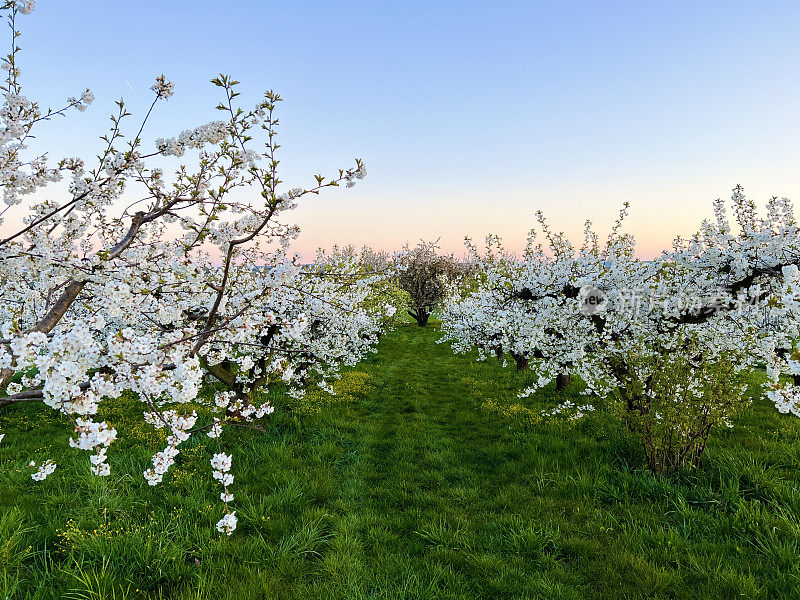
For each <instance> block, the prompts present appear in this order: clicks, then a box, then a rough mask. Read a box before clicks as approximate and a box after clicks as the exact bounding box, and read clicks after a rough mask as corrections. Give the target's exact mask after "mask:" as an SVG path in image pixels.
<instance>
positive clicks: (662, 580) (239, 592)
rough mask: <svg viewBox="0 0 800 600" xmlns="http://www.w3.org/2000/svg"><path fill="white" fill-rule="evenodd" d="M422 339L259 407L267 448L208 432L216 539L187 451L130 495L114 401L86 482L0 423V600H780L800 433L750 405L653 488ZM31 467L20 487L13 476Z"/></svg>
mask: <svg viewBox="0 0 800 600" xmlns="http://www.w3.org/2000/svg"><path fill="white" fill-rule="evenodd" d="M437 337H438V335H437V333H436V332H435V330H433V329H431V328H428V329H424V330H421V329H419V328H417V327H416V326H408V327H403V328H401V329H400V330H399V331H397V332H395V333H393V334H391V335H388V336H386V337H385V338H384V339H383V340H382V341H381V344H380V348H379V352H378V353H377V355H374V356H372V357H371V358H370V359H369V360H368V361H366V362H364V363H362V364H361V365H360V366H359V367H358V368H357V369H356V370H354V371H353V372H351V373H350V374H348V375H346V376H345V378H344V380H343V382H342V383H340V384H339V387H340V391H341V392H342V394H341V397H340V398H339V399H338V400H337V401H333V402H326V401H323V400H321V399H320V397H318V396H312V397H311V398H309V400H308V401H307V402H305V403H301V404H299V405H294V406H293V407H292V406H290V405H289V403H288V400H287V399H286V398H283V397H281V396H279V395H276V397H275V402H276V404H277V405H278V408H277V411H276V413H275V414H274V415H273V416H272V417H270V419H269V421H268V424H267V427H268V432H267V433H260V432H254V431H246V430H237V431H236V432H234V433H226V434H225V435H224V436H223V438H222V441H223V444H224V445H225V446H226V448H228V449H234V473H235V475H236V481H235V483H234V486H233V491H234V492H235V494H236V500H235V508H236V510H237V516H238V517H239V518H240V521H239V529H238V530H237V531H236V533H235V534H234V535H233V536H232V537H231V538H227V537H225V538H223V537H221V536H220V535H219V534H218V533H217V532H216V530H215V528H214V524H215V523H216V521H217V520H218V519H219V518H220V516H221V506H220V503H219V501H218V494H219V489H218V488H216V487H215V486H213V485H212V484H211V480H210V467H209V466H208V458H209V456H210V453H211V452H212V448H211V446H209V440H208V438H207V437H205V436H204V435H200V436H197V438H196V439H195V438H193V439H191V440H190V441H189V442H187V443H186V450H185V451H184V453H183V455H182V457H181V458H180V459H179V463H178V464H177V465H176V468H174V470H173V472H172V473H171V474H170V476H169V477H168V478H167V479H166V482H165V484H164V485H163V486H160V487H156V488H151V487H149V486H147V484H146V482H145V481H144V479H143V478H142V476H141V473H142V471H144V470H145V468H146V467H147V465H148V461H149V457H150V455H151V454H152V452H153V451H155V450H156V449H158V448H159V447H160V446H159V444H160V438H159V436H158V435H155V434H153V433H151V432H150V430H149V428H146V427H142V426H136V427H133V426H132V425H133V424H135V423H136V422H138V421H139V420H140V416H138V411H139V410H140V409H139V406H138V405H137V404H136V403H135V402H132V401H130V400H128V401H120V402H116V403H115V404H113V405H111V408H110V409H107V413H106V417H107V418H108V419H110V420H111V421H112V422H114V423H115V424H117V425H118V426H119V430H120V433H121V439H120V440H119V441H118V442H116V443H115V444H114V446H112V450H111V459H110V462H111V465H112V470H113V472H112V475H111V476H110V477H108V478H104V479H100V478H95V477H93V476H91V475H89V470H88V464H87V463H88V460H87V459H86V458H85V457H84V456H82V455H81V453H80V452H78V451H76V450H72V449H69V448H66V440H67V438H68V436H69V428H68V427H67V426H66V423H64V422H57V421H54V420H53V417H52V412H51V411H49V409H47V408H45V407H37V406H26V407H14V408H11V409H6V410H4V411H3V413H2V414H1V415H0V431H3V432H5V433H7V436H6V439H5V440H4V442H3V443H2V444H0V460H1V461H2V473H0V600H2V599H5V598H12V599H17V598H87V599H100V598H175V599H178V598H181V599H190V598H192V599H195V598H197V599H199V598H208V599H214V600H217V599H222V598H231V599H234V598H235V599H246V598H298V599H310V598H325V599H335V598H353V599H357V598H364V599H366V598H375V599H378V598H381V599H383V598H387V599H388V598H398V599H399V598H408V599H410V598H419V599H425V600H428V599H433V598H468V599H471V600H472V599H482V598H508V599H511V598H516V599H523V598H524V599H529V598H542V599H553V598H609V599H618V598H626V599H627V598H697V599H703V600H708V599H711V598H725V599H729V598H737V597H740V598H764V599H767V598H769V599H770V600H772V599H775V598H797V597H798V590H800V557H799V556H800V549H799V548H798V545H799V544H800V541H798V540H800V474H799V473H798V469H797V467H798V464H800V456H799V454H800V444H798V441H800V419H796V418H794V417H789V416H783V415H779V414H778V413H777V412H776V411H775V409H774V408H773V407H770V406H768V404H767V403H766V402H764V401H756V402H755V404H754V405H753V407H752V408H751V409H750V410H749V411H748V412H747V414H745V415H743V416H742V417H741V418H740V419H739V420H738V422H737V427H736V428H735V429H734V430H732V431H727V430H726V431H722V432H717V433H716V435H715V437H714V440H713V441H712V443H711V444H710V447H709V449H708V451H707V455H706V457H705V458H704V460H703V465H702V468H701V469H700V470H698V471H693V472H685V473H681V474H679V475H675V476H671V477H667V478H660V477H655V476H652V475H650V474H648V473H647V472H645V471H643V470H642V469H641V465H642V457H641V454H640V452H639V449H638V448H637V447H636V445H635V443H634V442H633V441H632V440H631V439H630V437H629V436H628V434H627V433H626V431H625V429H624V428H623V427H622V426H621V425H620V424H619V423H618V422H617V421H615V420H614V419H612V418H611V417H609V416H608V415H606V414H603V413H602V412H598V413H594V414H592V415H590V416H588V417H587V418H586V419H585V420H583V421H582V422H580V423H578V424H564V423H559V422H555V423H554V422H536V419H535V418H531V415H535V414H537V413H538V411H539V410H540V409H542V408H545V407H551V406H553V405H554V403H555V402H557V401H558V396H556V394H555V392H554V391H553V390H544V391H543V392H541V393H540V394H539V395H537V396H535V397H533V398H530V399H527V400H525V401H519V400H517V399H516V392H517V391H518V390H519V389H521V388H522V387H524V385H525V384H526V378H527V377H529V375H528V374H526V373H515V372H513V370H511V369H503V368H502V367H501V366H500V365H498V364H497V363H496V362H487V363H479V362H476V361H475V360H474V357H463V356H461V357H459V356H454V355H453V354H452V352H451V351H450V350H449V348H448V347H447V346H446V345H440V344H437V343H436V339H437ZM756 380H757V378H755V379H754V381H756ZM572 393H573V394H574V393H575V392H572ZM515 405H516V406H515ZM126 422H127V423H128V425H126ZM48 448H51V449H52V450H50V451H49V452H50V454H52V455H53V456H54V457H55V458H56V459H57V460H58V461H59V467H58V469H57V470H56V472H55V473H54V474H53V475H52V476H51V477H50V478H49V479H47V480H46V481H45V482H43V483H38V484H37V483H36V482H33V481H31V480H30V477H29V475H28V474H27V473H25V472H23V471H21V470H19V469H22V467H23V466H24V465H25V464H26V463H27V461H28V460H30V458H31V457H32V456H33V457H36V458H37V459H41V458H42V457H43V456H44V454H43V452H44V451H45V450H46V449H48Z"/></svg>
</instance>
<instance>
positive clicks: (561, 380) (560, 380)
mask: <svg viewBox="0 0 800 600" xmlns="http://www.w3.org/2000/svg"><path fill="white" fill-rule="evenodd" d="M569 379H570V377H569V373H559V374H558V376H557V377H556V390H558V391H562V390H565V389H567V388H568V387H569Z"/></svg>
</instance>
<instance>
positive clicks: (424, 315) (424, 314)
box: [408, 309, 431, 327]
mask: <svg viewBox="0 0 800 600" xmlns="http://www.w3.org/2000/svg"><path fill="white" fill-rule="evenodd" d="M408 314H409V315H411V316H412V317H414V320H415V321H416V322H417V325H418V326H420V327H425V325H427V324H428V319H429V318H430V316H431V315H430V313H429V312H428V311H426V310H425V309H418V310H417V312H413V311H408Z"/></svg>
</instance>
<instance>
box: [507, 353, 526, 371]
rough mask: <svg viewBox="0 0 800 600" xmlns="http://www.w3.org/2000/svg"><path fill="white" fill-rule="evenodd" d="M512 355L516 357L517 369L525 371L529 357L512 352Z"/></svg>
mask: <svg viewBox="0 0 800 600" xmlns="http://www.w3.org/2000/svg"><path fill="white" fill-rule="evenodd" d="M511 356H513V357H514V362H515V363H516V365H517V371H524V370H525V369H527V368H528V357H527V356H523V355H522V354H514V353H513V352H512V353H511Z"/></svg>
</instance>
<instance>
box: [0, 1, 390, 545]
mask: <svg viewBox="0 0 800 600" xmlns="http://www.w3.org/2000/svg"><path fill="white" fill-rule="evenodd" d="M33 4H34V3H33V2H28V1H17V0H12V1H10V2H6V3H5V4H4V5H3V9H4V10H5V11H6V13H7V15H8V22H9V26H10V28H11V32H12V36H13V47H12V49H11V52H10V53H9V55H8V56H7V57H6V58H5V59H4V60H3V62H2V68H3V69H4V70H5V71H6V78H5V82H4V83H3V84H2V86H0V87H1V88H2V92H3V104H2V107H0V182H1V183H2V188H3V202H2V205H0V206H1V207H0V406H6V405H10V404H15V403H20V402H43V403H44V404H46V405H47V406H49V407H51V408H52V409H54V410H55V411H57V412H58V413H60V414H61V415H65V416H66V417H68V418H69V420H70V421H71V422H72V423H73V425H74V428H75V434H74V437H73V438H72V439H71V440H70V445H71V446H74V447H76V448H77V449H79V450H82V451H84V452H86V453H88V454H89V456H88V459H89V460H90V461H91V465H92V471H93V472H94V473H95V474H96V475H98V476H104V475H107V474H108V473H109V472H110V467H109V464H108V461H107V451H108V449H109V447H110V446H111V444H112V443H113V441H114V440H115V438H116V436H117V431H116V429H115V427H114V426H112V424H109V423H107V422H105V421H103V420H101V419H99V418H97V414H98V410H99V408H100V405H101V404H102V402H103V401H105V400H107V399H109V398H116V397H119V396H120V395H121V394H122V393H123V392H126V391H131V392H134V393H135V394H136V396H137V397H138V398H139V400H140V401H141V405H142V411H143V415H142V418H143V419H144V420H145V421H146V422H147V423H149V424H151V425H152V426H153V427H155V428H160V429H166V431H167V433H168V435H167V438H166V446H165V447H164V448H161V449H160V450H159V451H158V452H157V453H156V454H155V455H154V456H153V459H152V465H151V467H150V468H149V469H148V470H147V471H146V472H145V473H144V476H145V477H146V478H147V480H148V482H149V483H150V484H151V485H156V484H158V483H159V482H161V480H162V478H163V477H164V475H165V473H167V471H168V470H169V468H170V466H171V465H172V464H173V463H174V461H175V459H176V457H177V455H178V453H179V452H180V448H181V444H182V443H183V442H185V441H186V440H187V439H188V438H189V437H190V435H192V433H195V434H207V435H208V436H209V437H210V438H212V439H213V440H215V443H214V447H215V448H216V449H217V450H216V452H215V453H214V456H213V457H210V458H211V466H212V469H213V477H214V480H216V482H217V483H215V484H214V485H218V486H219V491H220V497H221V500H222V502H223V503H224V505H225V509H224V513H223V517H222V519H221V520H220V521H219V523H218V525H217V527H218V529H219V530H220V531H222V532H225V533H228V534H230V533H231V532H232V531H233V530H234V529H235V527H236V515H235V511H234V510H232V508H230V507H229V505H230V503H231V501H232V500H233V493H232V483H233V479H234V477H233V474H232V473H231V470H232V466H231V458H232V457H231V453H230V449H227V451H226V450H224V448H225V436H224V432H225V430H226V428H228V427H229V426H231V425H240V424H246V423H247V422H250V421H252V420H254V419H258V418H262V417H265V416H266V415H268V414H269V413H270V412H271V411H272V407H271V406H270V405H269V403H268V401H267V400H266V398H267V395H266V394H264V391H265V390H266V389H268V388H269V387H270V386H271V385H273V384H280V385H285V386H287V387H288V388H289V391H290V393H293V394H301V393H302V392H303V390H304V389H305V387H306V386H307V385H309V384H318V385H321V386H325V382H326V380H328V379H329V378H331V377H336V374H337V372H338V370H339V369H340V367H341V366H343V365H349V364H353V363H354V362H356V361H358V360H359V359H360V358H362V357H363V356H364V355H365V354H366V353H367V352H370V351H372V350H373V349H374V347H375V344H376V342H377V340H378V338H379V336H380V333H381V332H382V330H383V329H384V328H385V327H386V326H387V324H388V320H390V319H391V317H392V314H393V313H394V311H395V308H394V307H393V306H391V302H387V301H386V300H387V298H388V299H389V300H391V297H390V296H387V295H386V294H385V291H386V288H385V285H384V284H383V283H382V281H383V280H384V279H385V278H386V272H385V270H383V271H381V270H375V269H372V268H371V265H372V263H373V262H374V261H370V260H369V258H370V257H369V256H368V254H369V253H365V254H363V255H359V254H358V253H354V252H352V251H350V250H334V251H333V252H332V253H327V254H326V253H322V254H320V255H319V256H318V257H317V262H316V264H315V265H314V266H313V267H312V268H308V267H303V266H302V265H300V264H299V263H298V259H297V257H295V256H292V255H291V254H290V253H289V250H288V248H289V245H290V243H291V242H292V240H293V239H294V238H295V237H296V236H297V233H298V231H297V229H296V228H294V227H290V226H287V225H285V224H284V223H283V222H282V221H281V217H282V216H283V215H284V213H286V212H287V211H289V210H291V209H292V208H294V207H295V206H296V204H297V202H298V201H300V200H301V199H302V198H303V197H304V196H307V195H311V194H318V193H319V192H320V191H322V190H323V189H324V188H328V187H332V186H339V185H341V184H346V185H347V186H348V187H349V186H352V185H354V184H355V183H356V182H357V181H358V180H359V179H362V178H363V177H364V175H365V173H366V171H365V167H364V164H363V163H362V162H361V161H356V163H355V165H354V166H353V167H352V168H350V169H346V170H342V171H339V173H338V175H337V176H336V177H334V178H332V179H328V178H325V177H323V176H321V175H317V176H315V177H314V180H313V184H312V185H311V186H308V187H304V188H294V189H290V190H289V191H281V190H282V187H283V186H282V185H281V183H282V182H281V180H280V179H279V175H278V165H279V161H278V158H277V155H276V150H277V149H278V144H277V142H276V134H277V126H278V119H277V117H276V113H275V111H276V107H277V105H278V103H279V102H280V100H281V98H280V97H279V96H278V95H277V94H275V93H274V92H267V93H266V94H265V96H264V98H263V100H261V101H259V102H258V103H257V104H256V105H255V106H253V107H249V108H246V107H241V106H239V104H238V98H237V97H238V96H239V93H238V92H237V82H236V81H234V80H232V79H230V78H229V77H226V76H219V77H218V78H215V79H214V80H213V81H212V83H213V84H214V85H216V86H217V87H218V88H219V90H220V93H221V102H220V104H219V105H218V106H217V109H218V110H219V120H216V121H212V122H210V123H207V124H205V125H201V126H199V127H195V128H193V129H187V130H185V131H183V132H182V133H180V134H179V135H178V136H177V137H172V138H158V139H155V140H154V141H151V142H150V147H149V148H148V144H147V143H145V136H146V135H149V134H148V117H149V116H150V115H151V114H152V111H154V110H156V108H157V105H158V104H159V103H161V102H164V101H166V100H168V99H169V97H170V96H171V95H172V94H173V85H172V84H171V83H170V82H169V81H167V80H166V79H165V78H164V77H163V76H162V77H159V78H158V79H157V81H156V82H155V84H154V85H153V87H152V91H153V101H152V105H151V106H150V110H149V111H148V112H147V116H145V117H144V119H142V120H139V121H135V120H134V119H133V117H132V116H131V115H130V114H129V113H128V111H127V108H126V105H125V104H124V103H123V102H122V101H119V102H118V104H117V110H116V112H115V113H114V114H113V115H112V116H111V119H110V128H109V130H108V132H106V133H105V135H103V137H102V138H101V140H102V150H101V152H100V153H99V155H98V156H97V158H96V159H93V160H86V161H85V160H83V159H81V158H77V157H65V158H62V159H61V160H54V159H53V158H52V157H49V156H47V155H45V154H36V153H33V152H32V151H31V150H30V149H29V148H28V146H29V144H30V142H31V140H32V139H33V138H34V136H37V137H40V136H41V133H42V132H41V129H42V128H43V126H44V125H46V123H47V121H49V120H50V119H52V118H54V117H56V116H63V115H68V114H69V113H71V112H72V111H73V110H81V111H82V110H84V109H85V108H86V107H87V106H88V105H89V104H90V103H91V102H92V100H93V95H92V93H91V92H90V91H89V90H86V91H84V92H83V93H82V94H81V96H80V97H79V98H70V99H69V100H68V101H67V102H66V103H65V105H64V106H63V107H62V108H61V109H58V110H51V109H47V110H45V109H43V108H42V107H41V106H40V105H39V104H37V103H36V102H34V101H32V100H31V99H29V98H27V97H26V96H25V95H23V93H22V87H21V83H20V69H19V66H18V56H19V47H18V45H17V44H18V36H19V33H18V31H17V25H18V21H19V20H20V17H21V15H25V14H28V13H29V12H31V10H32V8H33ZM166 157H170V158H166ZM164 164H177V165H178V166H176V167H175V168H174V169H172V174H171V175H170V174H169V173H168V172H167V171H166V170H165V168H164ZM240 190H246V191H247V192H248V193H247V194H244V193H237V192H239V191H240ZM243 197H246V198H249V199H247V200H242V199H241V198H243ZM204 384H211V385H213V386H214V388H215V389H216V390H217V391H216V394H215V395H214V396H213V397H212V398H211V399H210V400H206V401H203V400H202V398H204V397H206V396H205V395H203V396H199V395H198V394H199V392H200V390H201V388H202V386H203V385H204ZM203 402H205V403H206V404H208V405H209V410H210V412H211V414H213V417H211V418H206V419H198V415H197V412H196V411H195V410H194V408H193V406H196V405H197V403H203ZM8 433H10V432H6V433H0V439H2V438H3V436H7V439H6V440H5V442H4V443H5V444H9V443H11V444H13V433H11V435H10V437H9V436H8V435H7V434H8ZM29 458H31V457H29ZM32 458H35V459H36V460H35V461H32V462H31V464H30V468H31V471H32V477H33V478H34V479H44V478H45V477H47V476H48V475H49V474H50V473H52V472H53V470H54V469H55V468H56V465H55V463H54V462H53V461H52V460H51V459H49V458H48V457H46V456H41V457H32ZM26 461H27V459H26ZM37 463H38V464H37Z"/></svg>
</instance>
